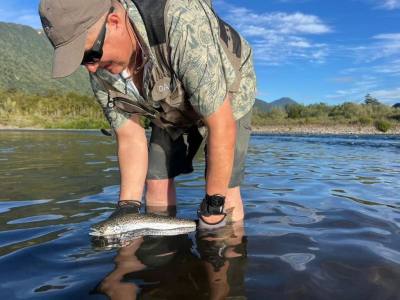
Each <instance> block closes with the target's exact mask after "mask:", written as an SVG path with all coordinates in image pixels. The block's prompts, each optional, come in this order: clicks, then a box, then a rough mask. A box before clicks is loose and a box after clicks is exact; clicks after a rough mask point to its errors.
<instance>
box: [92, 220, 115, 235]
mask: <svg viewBox="0 0 400 300" xmlns="http://www.w3.org/2000/svg"><path fill="white" fill-rule="evenodd" d="M119 231H120V228H119V226H118V224H116V223H113V222H109V221H108V220H106V221H102V222H100V223H97V224H95V225H93V226H92V227H91V228H90V232H89V234H90V235H92V236H104V235H113V234H115V233H116V232H119Z"/></svg>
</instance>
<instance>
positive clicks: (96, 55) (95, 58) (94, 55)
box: [81, 7, 114, 65]
mask: <svg viewBox="0 0 400 300" xmlns="http://www.w3.org/2000/svg"><path fill="white" fill-rule="evenodd" d="M113 12H114V7H111V8H110V11H109V12H108V14H107V17H106V20H105V21H104V24H103V27H102V28H101V31H100V33H99V35H98V36H97V39H96V41H95V42H94V44H93V46H92V48H91V49H89V50H87V51H85V53H84V55H83V59H82V62H81V65H93V64H95V63H98V62H99V61H100V59H101V57H102V56H103V45H104V40H105V38H106V31H107V27H106V25H107V19H108V16H109V15H110V14H112V13H113Z"/></svg>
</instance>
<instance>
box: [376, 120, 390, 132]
mask: <svg viewBox="0 0 400 300" xmlns="http://www.w3.org/2000/svg"><path fill="white" fill-rule="evenodd" d="M374 126H375V128H376V129H377V130H379V131H381V132H387V131H388V130H389V129H391V128H392V124H391V123H390V122H389V121H387V120H377V121H375V123H374Z"/></svg>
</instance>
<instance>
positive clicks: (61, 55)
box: [52, 31, 87, 78]
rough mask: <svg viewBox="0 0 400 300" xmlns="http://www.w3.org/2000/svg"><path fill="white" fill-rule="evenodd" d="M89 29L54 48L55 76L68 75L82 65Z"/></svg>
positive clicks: (53, 75) (53, 74)
mask: <svg viewBox="0 0 400 300" xmlns="http://www.w3.org/2000/svg"><path fill="white" fill-rule="evenodd" d="M86 37H87V31H84V32H83V33H82V34H81V35H79V36H78V37H77V38H75V39H74V40H73V41H71V42H70V43H68V44H65V45H62V46H60V47H57V48H56V49H55V50H54V60H53V73H52V77H53V78H61V77H66V76H69V75H71V74H72V73H74V72H75V71H76V70H77V69H78V68H79V66H80V65H81V62H82V59H83V55H84V53H85V43H86Z"/></svg>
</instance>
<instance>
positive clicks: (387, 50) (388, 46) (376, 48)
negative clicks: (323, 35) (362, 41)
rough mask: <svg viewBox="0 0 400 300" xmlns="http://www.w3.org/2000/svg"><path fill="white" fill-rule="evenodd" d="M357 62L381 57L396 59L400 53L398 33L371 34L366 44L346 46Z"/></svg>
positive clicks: (366, 61) (375, 59) (365, 61)
mask: <svg viewBox="0 0 400 300" xmlns="http://www.w3.org/2000/svg"><path fill="white" fill-rule="evenodd" d="M347 51H349V52H350V53H352V55H353V56H354V58H355V59H356V60H357V61H358V62H363V63H372V62H375V61H378V60H382V59H396V58H398V57H399V55H400V33H382V34H378V35H375V36H373V37H372V38H371V39H370V42H369V43H368V44H366V45H361V46H353V47H348V48H347Z"/></svg>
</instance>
